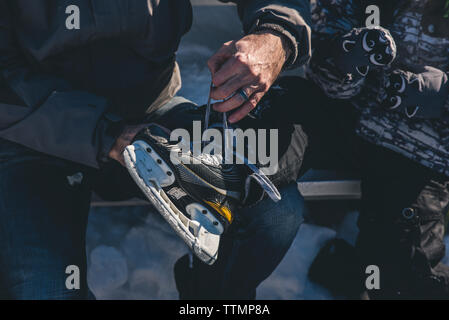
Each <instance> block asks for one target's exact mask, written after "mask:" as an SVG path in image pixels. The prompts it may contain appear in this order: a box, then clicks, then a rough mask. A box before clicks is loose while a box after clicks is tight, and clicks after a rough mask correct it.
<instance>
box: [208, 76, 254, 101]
mask: <svg viewBox="0 0 449 320" xmlns="http://www.w3.org/2000/svg"><path fill="white" fill-rule="evenodd" d="M240 88H245V93H246V95H247V96H248V97H250V96H251V95H252V94H253V93H254V92H256V91H257V89H258V87H257V85H255V84H254V78H253V77H251V76H244V75H241V74H235V75H233V76H232V77H231V78H230V79H228V80H227V81H226V82H225V83H223V84H221V85H220V86H217V87H215V88H214V89H212V92H211V97H212V98H213V99H214V100H222V99H226V98H228V97H230V96H231V95H232V94H234V92H236V91H238V90H240ZM259 91H261V90H259Z"/></svg>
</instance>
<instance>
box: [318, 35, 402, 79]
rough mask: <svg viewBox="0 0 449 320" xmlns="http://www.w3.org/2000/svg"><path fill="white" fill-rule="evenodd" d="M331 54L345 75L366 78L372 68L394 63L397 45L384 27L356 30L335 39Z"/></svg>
mask: <svg viewBox="0 0 449 320" xmlns="http://www.w3.org/2000/svg"><path fill="white" fill-rule="evenodd" d="M331 52H332V53H331V54H332V56H333V58H334V63H335V65H336V67H337V68H338V69H339V70H340V71H341V72H342V73H343V75H348V74H349V75H351V77H353V78H355V77H360V76H361V77H365V76H366V75H367V74H368V72H369V70H370V68H384V67H386V66H388V65H389V64H390V63H392V62H393V60H394V59H395V58H396V44H395V42H394V39H393V37H392V36H391V34H390V32H389V31H388V30H387V29H384V28H382V27H375V28H354V29H352V30H351V31H350V32H349V33H347V34H345V35H343V36H342V37H339V38H337V39H335V43H334V44H333V49H332V50H331ZM324 54H325V55H326V54H328V53H326V52H325V53H324Z"/></svg>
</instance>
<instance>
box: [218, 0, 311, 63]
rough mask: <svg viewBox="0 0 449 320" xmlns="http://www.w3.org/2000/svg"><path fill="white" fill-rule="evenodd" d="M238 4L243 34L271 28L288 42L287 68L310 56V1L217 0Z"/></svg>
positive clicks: (305, 60) (305, 61)
mask: <svg viewBox="0 0 449 320" xmlns="http://www.w3.org/2000/svg"><path fill="white" fill-rule="evenodd" d="M220 1H222V2H234V3H236V4H237V7H238V12H239V15H240V19H241V20H242V22H243V30H244V32H245V33H251V32H254V31H257V30H261V29H270V30H273V31H275V32H278V33H280V34H282V35H283V36H285V37H286V39H288V42H289V44H290V48H291V49H292V54H291V55H290V57H289V60H288V61H287V66H290V67H297V66H300V65H303V64H305V63H307V62H308V61H309V59H310V57H311V55H312V50H311V30H310V23H311V19H310V0H277V1H274V0H240V1H235V0H232V1H231V0H220Z"/></svg>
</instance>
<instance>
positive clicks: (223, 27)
mask: <svg viewBox="0 0 449 320" xmlns="http://www.w3.org/2000/svg"><path fill="white" fill-rule="evenodd" d="M212 2H213V1H210V0H197V1H194V3H196V4H197V5H196V6H195V8H194V9H195V19H194V21H195V23H194V25H193V27H192V32H191V33H190V34H188V35H187V36H186V37H185V39H184V41H183V43H182V45H181V47H180V49H179V52H178V61H179V63H180V65H181V72H182V76H183V88H182V90H181V92H180V94H181V95H183V96H185V97H186V98H188V99H191V100H192V101H195V102H197V103H204V102H205V101H206V99H207V94H208V90H209V82H210V76H209V73H208V71H207V69H206V66H205V61H206V60H207V58H208V57H209V56H211V55H212V54H213V52H214V50H216V49H217V48H218V47H219V46H220V44H221V43H224V42H226V41H228V40H231V39H233V38H236V37H237V36H238V35H239V34H240V27H239V22H238V19H237V16H236V14H234V11H233V10H234V8H232V7H228V6H220V8H219V10H218V9H215V8H212V7H211V6H210V3H212ZM199 17H201V19H198V18H199ZM220 19H222V20H224V21H226V23H222V24H220V23H218V22H217V21H219V20H220ZM356 217H357V213H355V212H353V213H349V214H348V215H347V216H346V218H345V219H344V220H343V222H342V223H341V224H340V225H339V226H337V227H336V228H335V229H328V228H324V227H319V226H314V225H310V224H304V225H302V226H301V228H300V231H299V233H298V236H297V238H296V240H295V242H294V243H293V245H292V247H291V248H290V250H289V252H288V253H287V256H286V257H285V259H284V260H283V261H282V263H281V264H280V265H279V267H278V268H277V269H276V271H275V272H274V273H273V274H272V275H271V276H270V277H269V278H268V279H267V280H266V281H265V282H264V283H262V285H261V286H260V287H259V290H258V298H259V299H332V296H331V295H330V293H329V292H327V290H325V289H324V288H322V287H319V286H318V285H315V284H314V283H312V282H310V281H309V280H308V279H307V271H308V268H309V266H310V264H311V263H312V261H313V259H314V257H315V255H316V254H317V253H318V251H319V249H320V248H321V247H322V245H323V244H324V243H325V242H326V241H327V240H329V239H331V238H334V237H336V236H337V235H338V236H340V237H343V238H345V239H347V240H348V241H349V242H351V243H352V242H353V241H354V239H355V237H356V234H357V228H356V225H355V220H356ZM185 252H187V249H186V247H185V246H184V244H183V243H182V242H181V240H179V239H178V238H177V237H176V236H175V235H174V233H173V232H172V231H171V229H170V228H169V227H168V225H167V224H166V223H165V222H164V221H163V220H162V218H161V217H160V216H159V215H158V214H157V213H155V212H154V211H153V210H152V209H151V208H150V207H129V208H94V209H92V211H91V215H90V218H89V226H88V232H87V253H88V262H89V270H88V282H89V286H90V289H91V291H92V292H93V293H94V294H95V296H96V297H97V299H177V291H176V288H175V284H174V279H173V264H174V262H175V261H176V260H177V259H178V258H179V257H180V256H182V255H183V254H184V253H185Z"/></svg>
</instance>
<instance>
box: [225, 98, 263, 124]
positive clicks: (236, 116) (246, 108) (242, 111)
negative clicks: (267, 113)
mask: <svg viewBox="0 0 449 320" xmlns="http://www.w3.org/2000/svg"><path fill="white" fill-rule="evenodd" d="M264 95H265V92H257V93H255V94H253V95H252V96H251V97H250V99H249V100H248V102H246V103H245V104H244V105H243V106H242V107H241V108H239V109H237V110H236V111H234V112H233V113H232V114H231V115H230V116H229V118H228V119H229V122H230V123H236V122H239V121H240V120H242V119H243V118H245V117H246V116H247V115H248V113H250V112H251V110H253V109H254V108H255V107H256V106H257V104H258V103H259V101H260V99H262V97H263V96H264Z"/></svg>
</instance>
